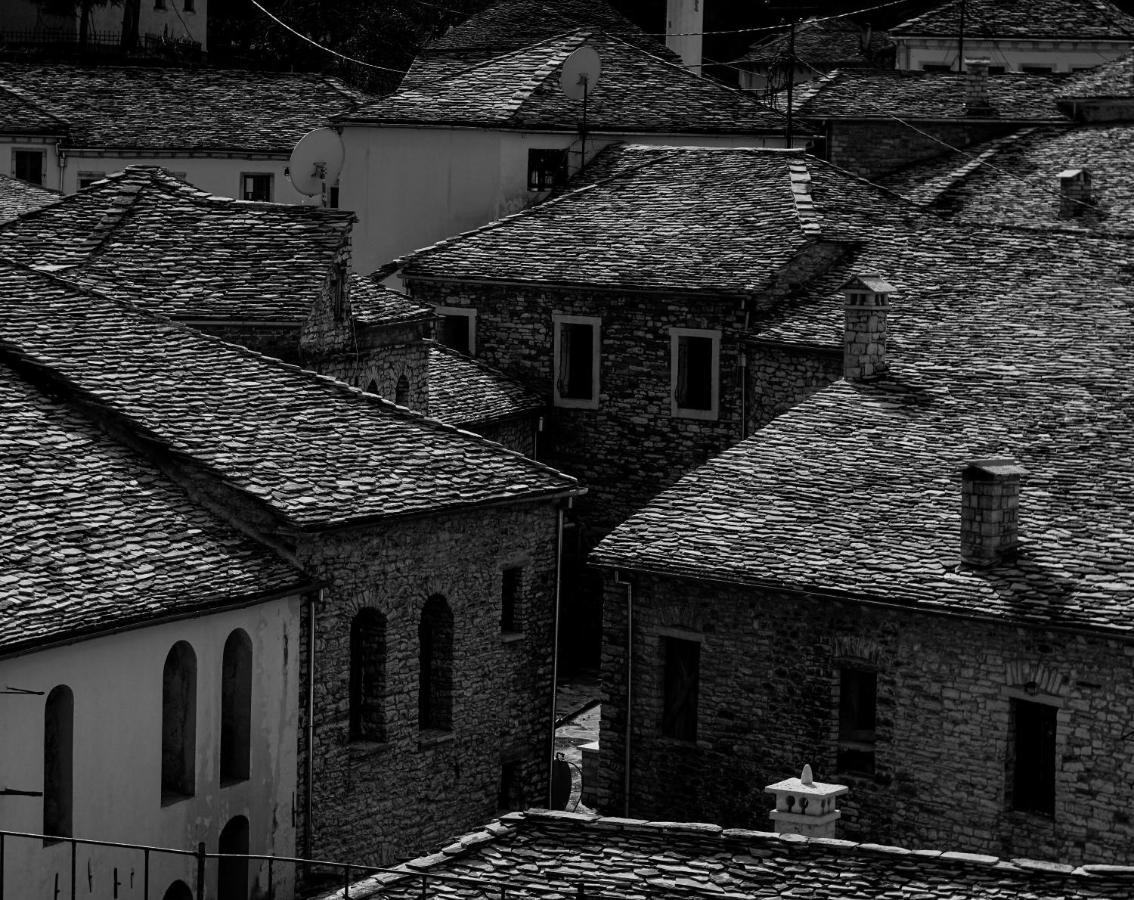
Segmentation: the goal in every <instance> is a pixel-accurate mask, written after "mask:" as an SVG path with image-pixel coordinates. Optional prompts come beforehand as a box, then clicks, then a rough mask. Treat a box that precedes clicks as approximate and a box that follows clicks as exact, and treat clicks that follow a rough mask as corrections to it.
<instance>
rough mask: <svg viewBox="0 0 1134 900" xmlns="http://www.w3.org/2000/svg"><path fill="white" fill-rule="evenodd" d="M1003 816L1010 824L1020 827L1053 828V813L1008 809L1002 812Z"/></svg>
mask: <svg viewBox="0 0 1134 900" xmlns="http://www.w3.org/2000/svg"><path fill="white" fill-rule="evenodd" d="M1004 814H1005V816H1006V817H1007V818H1008V820H1009V821H1011V822H1016V823H1018V824H1020V825H1024V824H1030V825H1041V826H1042V825H1046V826H1049V827H1052V828H1054V827H1055V813H1054V812H1040V811H1038V810H1034V809H1015V808H1013V807H1009V808H1008V809H1006V810H1005V811H1004Z"/></svg>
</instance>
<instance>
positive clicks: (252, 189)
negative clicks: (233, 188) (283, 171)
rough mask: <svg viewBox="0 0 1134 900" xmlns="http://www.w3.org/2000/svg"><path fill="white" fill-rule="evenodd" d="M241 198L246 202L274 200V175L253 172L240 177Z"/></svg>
mask: <svg viewBox="0 0 1134 900" xmlns="http://www.w3.org/2000/svg"><path fill="white" fill-rule="evenodd" d="M240 185H241V186H240V196H241V197H243V198H244V199H245V200H263V201H269V202H270V201H271V199H272V174H271V173H270V172H251V173H246V174H244V175H242V176H240Z"/></svg>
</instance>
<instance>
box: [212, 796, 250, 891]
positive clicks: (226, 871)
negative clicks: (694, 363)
mask: <svg viewBox="0 0 1134 900" xmlns="http://www.w3.org/2000/svg"><path fill="white" fill-rule="evenodd" d="M217 849H218V850H219V851H220V852H221V853H242V854H243V853H247V852H248V820H247V819H246V818H244V816H233V817H232V818H231V819H229V820H228V824H227V825H225V826H224V831H222V832H221V834H220V846H219V847H218V848H217ZM217 900H248V857H247V856H244V857H237V858H233V859H226V858H224V857H221V859H220V860H219V862H218V863H217Z"/></svg>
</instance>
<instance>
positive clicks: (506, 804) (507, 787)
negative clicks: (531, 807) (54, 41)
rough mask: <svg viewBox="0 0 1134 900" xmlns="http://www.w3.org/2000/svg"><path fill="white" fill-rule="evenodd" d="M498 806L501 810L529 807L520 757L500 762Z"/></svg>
mask: <svg viewBox="0 0 1134 900" xmlns="http://www.w3.org/2000/svg"><path fill="white" fill-rule="evenodd" d="M496 808H497V809H498V810H500V811H501V812H505V811H510V810H517V809H527V808H528V803H527V800H526V799H525V797H524V785H523V782H522V780H521V766H520V761H519V760H518V759H512V760H505V761H504V762H502V763H500V793H499V796H498V797H497V800H496Z"/></svg>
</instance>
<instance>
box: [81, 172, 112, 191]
mask: <svg viewBox="0 0 1134 900" xmlns="http://www.w3.org/2000/svg"><path fill="white" fill-rule="evenodd" d="M105 177H106V173H105V172H80V173H79V190H80V191H81V190H82V189H83V188H86V187H90V186H91V185H92V184H94V183H95V182H96V181H100V180H101V179H103V178H105Z"/></svg>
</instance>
